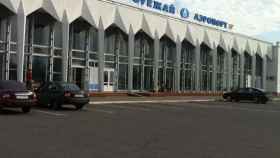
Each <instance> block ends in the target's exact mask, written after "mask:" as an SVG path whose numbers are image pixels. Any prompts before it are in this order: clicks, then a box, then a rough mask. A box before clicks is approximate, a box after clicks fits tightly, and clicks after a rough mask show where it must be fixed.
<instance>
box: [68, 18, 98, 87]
mask: <svg viewBox="0 0 280 158" xmlns="http://www.w3.org/2000/svg"><path fill="white" fill-rule="evenodd" d="M97 38H98V34H97V29H95V28H93V27H92V26H91V25H90V24H89V23H88V22H87V21H85V20H84V19H82V18H79V19H77V20H75V21H74V22H73V23H71V25H70V41H69V46H70V50H69V56H70V62H69V74H68V75H69V77H68V78H69V80H70V81H71V82H74V83H76V84H77V85H78V86H79V87H81V88H82V89H86V88H87V86H88V85H87V84H90V83H88V82H87V80H86V78H91V77H90V76H89V75H98V74H96V73H93V74H92V73H91V72H90V71H94V70H96V69H97V70H98V55H97V45H98V40H97ZM97 78H98V77H97ZM89 82H91V81H89ZM95 84H96V83H95ZM95 88H97V87H95ZM97 89H98V88H97ZM97 89H96V90H97Z"/></svg>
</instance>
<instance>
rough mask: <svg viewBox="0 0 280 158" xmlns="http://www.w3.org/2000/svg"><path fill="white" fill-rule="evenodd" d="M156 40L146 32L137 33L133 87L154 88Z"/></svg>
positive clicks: (140, 88) (137, 88) (147, 89)
mask: <svg viewBox="0 0 280 158" xmlns="http://www.w3.org/2000/svg"><path fill="white" fill-rule="evenodd" d="M153 58H154V42H153V39H152V38H150V37H149V36H148V35H147V34H146V33H145V32H143V31H140V32H138V33H137V34H136V35H135V41H134V57H133V89H134V90H141V91H151V90H153V74H154V73H153V65H154V64H153V61H154V60H153Z"/></svg>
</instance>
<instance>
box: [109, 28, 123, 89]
mask: <svg viewBox="0 0 280 158" xmlns="http://www.w3.org/2000/svg"><path fill="white" fill-rule="evenodd" d="M105 69H113V71H114V77H113V79H114V82H113V88H114V90H115V91H116V90H127V89H128V36H127V35H126V34H125V33H124V32H123V31H122V30H121V29H119V28H118V27H115V26H111V27H109V28H108V29H107V30H106V31H105Z"/></svg>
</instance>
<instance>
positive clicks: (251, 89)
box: [248, 88, 257, 100]
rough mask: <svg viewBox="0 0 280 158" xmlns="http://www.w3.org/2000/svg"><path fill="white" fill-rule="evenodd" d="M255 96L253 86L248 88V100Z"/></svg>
mask: <svg viewBox="0 0 280 158" xmlns="http://www.w3.org/2000/svg"><path fill="white" fill-rule="evenodd" d="M256 96H257V92H256V91H255V90H254V89H253V88H249V92H248V100H254V99H255V98H256Z"/></svg>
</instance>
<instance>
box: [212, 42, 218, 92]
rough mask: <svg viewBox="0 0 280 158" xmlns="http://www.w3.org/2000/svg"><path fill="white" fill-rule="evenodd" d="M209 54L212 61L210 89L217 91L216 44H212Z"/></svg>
mask: <svg viewBox="0 0 280 158" xmlns="http://www.w3.org/2000/svg"><path fill="white" fill-rule="evenodd" d="M211 54H212V55H213V58H212V60H213V61H212V62H213V75H212V91H213V92H216V91H217V67H218V63H217V59H218V49H217V46H215V45H214V48H213V50H212V51H211Z"/></svg>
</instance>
